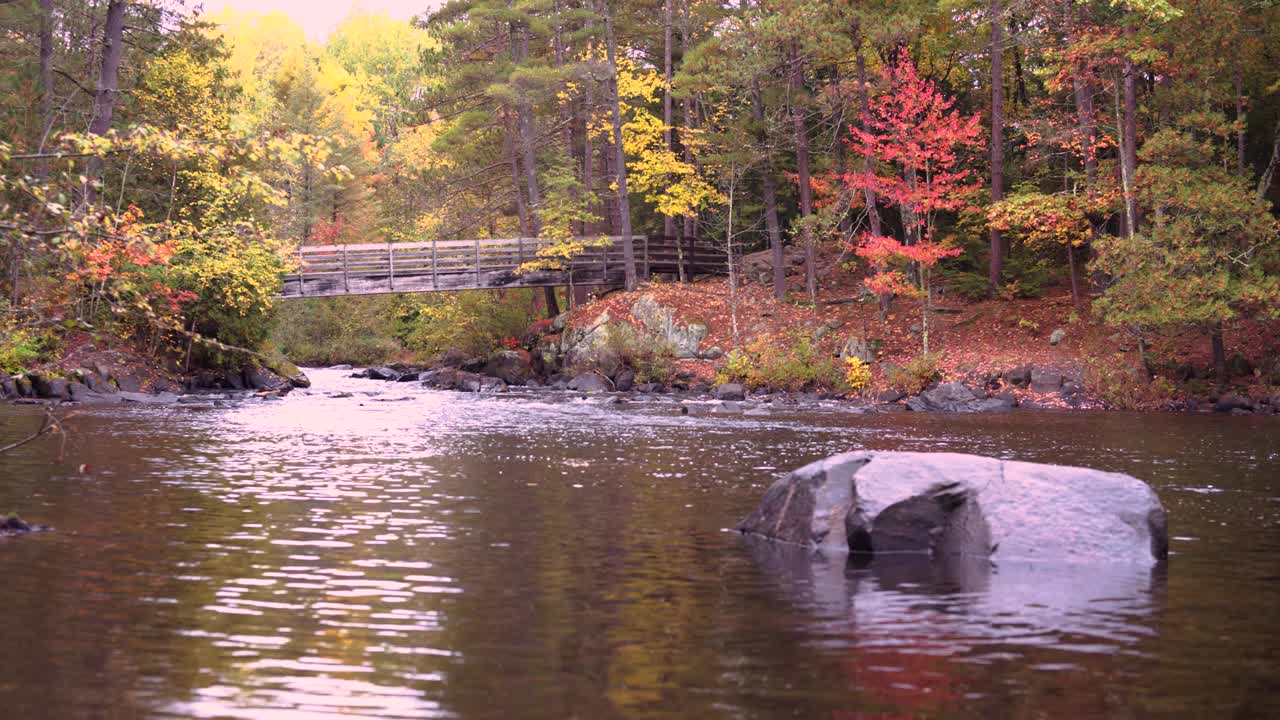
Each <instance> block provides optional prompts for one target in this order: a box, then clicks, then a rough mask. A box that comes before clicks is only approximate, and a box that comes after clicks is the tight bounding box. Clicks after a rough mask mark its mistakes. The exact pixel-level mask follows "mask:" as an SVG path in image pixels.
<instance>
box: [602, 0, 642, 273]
mask: <svg viewBox="0 0 1280 720" xmlns="http://www.w3.org/2000/svg"><path fill="white" fill-rule="evenodd" d="M600 4H601V6H602V7H601V9H602V10H603V11H604V30H605V53H606V55H607V57H608V60H609V70H610V73H611V82H610V83H609V91H610V95H611V96H612V98H611V103H610V104H611V105H612V108H611V110H612V113H613V149H614V153H615V156H616V158H617V161H616V162H617V177H618V214H619V216H620V220H621V226H622V271H623V278H624V280H625V284H626V288H627V289H628V290H634V289H635V288H636V250H635V245H634V243H633V242H632V238H631V201H630V197H629V196H628V195H627V161H626V155H625V154H624V153H623V151H622V103H621V100H619V98H618V61H617V53H618V48H617V41H616V39H615V37H614V32H613V12H612V11H611V10H610V9H609V6H608V4H607V3H606V2H604V0H601V3H600Z"/></svg>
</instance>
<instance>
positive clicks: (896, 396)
mask: <svg viewBox="0 0 1280 720" xmlns="http://www.w3.org/2000/svg"><path fill="white" fill-rule="evenodd" d="M906 396H907V394H906V393H904V392H902V391H901V390H881V391H880V392H879V393H877V394H876V402H880V403H896V402H898V401H899V400H901V399H902V398H904V397H906Z"/></svg>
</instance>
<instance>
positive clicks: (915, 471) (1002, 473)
mask: <svg viewBox="0 0 1280 720" xmlns="http://www.w3.org/2000/svg"><path fill="white" fill-rule="evenodd" d="M738 529H739V530H741V531H743V532H747V533H754V534H759V535H764V536H767V537H770V538H773V539H776V540H782V541H785V542H789V543H795V544H799V545H804V546H808V547H812V548H819V549H823V550H832V551H838V552H850V551H852V552H855V553H870V554H872V555H875V554H881V553H886V552H890V553H897V552H919V553H928V554H931V555H933V556H947V555H976V556H982V557H987V556H991V557H993V558H995V559H998V560H1005V559H1009V560H1019V561H1031V562H1041V561H1043V562H1058V563H1069V564H1078V563H1092V562H1109V563H1114V562H1123V563H1142V564H1147V565H1150V564H1153V563H1156V562H1159V561H1162V560H1163V559H1164V558H1165V557H1166V555H1167V554H1168V548H1169V537H1168V530H1167V526H1166V522H1165V511H1164V507H1163V506H1162V505H1161V504H1160V499H1159V498H1157V497H1156V494H1155V492H1154V491H1152V489H1151V488H1150V487H1149V486H1148V485H1147V484H1146V483H1144V482H1142V481H1141V480H1138V479H1136V478H1133V477H1130V476H1128V475H1122V474H1119V473H1111V472H1102V471H1099V470H1089V469H1085V468H1075V467H1063V466H1058V465H1040V464H1036V463H1027V462H1015V461H1012V460H997V459H994V458H985V457H979V456H976V455H961V454H957V453H910V452H877V451H860V452H851V453H844V454H841V455H835V456H832V457H830V458H827V459H825V460H820V461H818V462H815V463H812V464H809V465H806V466H804V467H802V468H800V469H798V470H796V471H794V472H792V473H790V474H788V475H786V476H785V477H783V478H782V479H780V480H778V481H777V482H776V483H774V484H773V486H772V487H771V488H769V490H768V492H766V493H765V497H764V499H763V500H762V501H761V503H760V506H759V507H757V508H756V510H755V511H754V512H752V513H751V514H750V515H749V516H747V518H746V519H744V520H743V521H742V522H741V523H739V525H738Z"/></svg>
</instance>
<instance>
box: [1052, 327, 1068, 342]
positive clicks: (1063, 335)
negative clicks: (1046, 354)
mask: <svg viewBox="0 0 1280 720" xmlns="http://www.w3.org/2000/svg"><path fill="white" fill-rule="evenodd" d="M1066 339H1067V331H1066V330H1063V329H1062V328H1058V329H1057V330H1054V331H1053V332H1051V333H1049V344H1050V345H1057V344H1058V343H1061V342H1062V341H1063V340H1066Z"/></svg>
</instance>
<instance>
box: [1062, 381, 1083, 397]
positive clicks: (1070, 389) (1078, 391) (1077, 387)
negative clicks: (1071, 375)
mask: <svg viewBox="0 0 1280 720" xmlns="http://www.w3.org/2000/svg"><path fill="white" fill-rule="evenodd" d="M1083 394H1084V386H1083V385H1081V384H1080V383H1078V382H1074V381H1070V380H1068V381H1064V382H1063V383H1062V397H1064V398H1073V397H1076V396H1077V395H1083Z"/></svg>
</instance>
